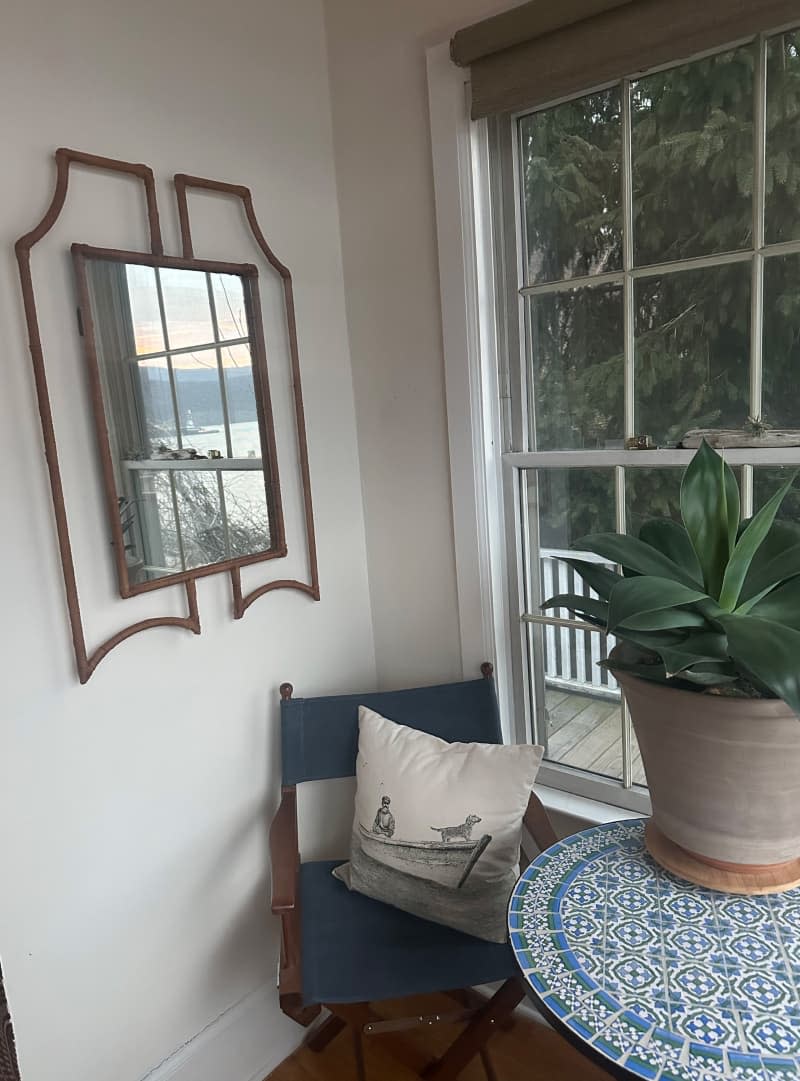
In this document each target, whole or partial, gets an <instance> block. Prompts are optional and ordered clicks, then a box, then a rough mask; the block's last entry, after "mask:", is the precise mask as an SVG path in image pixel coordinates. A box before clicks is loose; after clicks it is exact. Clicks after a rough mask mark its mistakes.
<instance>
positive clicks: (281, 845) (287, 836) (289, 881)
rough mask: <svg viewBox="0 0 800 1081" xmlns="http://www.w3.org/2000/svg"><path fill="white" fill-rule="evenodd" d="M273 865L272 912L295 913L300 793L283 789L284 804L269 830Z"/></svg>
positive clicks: (277, 812)
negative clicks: (298, 803)
mask: <svg viewBox="0 0 800 1081" xmlns="http://www.w3.org/2000/svg"><path fill="white" fill-rule="evenodd" d="M269 851H270V858H271V861H272V911H273V912H274V913H275V914H278V913H281V912H292V911H293V910H294V908H295V907H296V905H297V869H298V867H299V866H300V853H299V850H298V844H297V791H296V789H295V788H294V786H292V787H284V788H282V789H281V802H280V806H279V807H278V810H277V811H276V812H275V817H274V818H273V820H272V825H271V826H270V829H269Z"/></svg>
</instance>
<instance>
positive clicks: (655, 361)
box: [635, 262, 750, 445]
mask: <svg viewBox="0 0 800 1081" xmlns="http://www.w3.org/2000/svg"><path fill="white" fill-rule="evenodd" d="M635 305H636V315H635V317H636V347H635V415H636V431H637V433H639V434H642V435H650V436H652V437H653V439H654V440H655V441H656V443H658V444H661V445H664V444H666V445H675V444H676V443H678V442H679V441H680V439H681V438H682V436H683V435H684V433H685V432H686V431H687V429H689V428H740V427H741V426H742V425H743V424H744V423H745V421H746V419H747V414H748V397H749V390H748V388H749V353H750V340H749V333H750V264H749V262H748V263H736V264H731V265H727V266H721V267H709V268H706V269H703V270H692V271H681V272H679V273H676V274H668V275H664V276H662V277H654V278H640V279H639V280H638V281H636V282H635Z"/></svg>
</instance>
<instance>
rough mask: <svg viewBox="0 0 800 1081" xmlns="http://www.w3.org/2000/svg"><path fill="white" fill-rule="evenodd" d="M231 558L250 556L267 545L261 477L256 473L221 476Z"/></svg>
mask: <svg viewBox="0 0 800 1081" xmlns="http://www.w3.org/2000/svg"><path fill="white" fill-rule="evenodd" d="M222 488H223V493H224V496H225V513H226V515H227V519H228V536H229V540H230V554H231V555H232V556H239V555H241V556H246V555H252V554H253V553H254V552H259V551H261V550H262V549H266V548H269V546H270V533H269V517H268V514H267V498H266V492H265V489H264V474H263V473H262V472H261V471H260V470H248V471H246V472H245V471H244V470H242V471H241V472H240V471H238V470H237V471H229V470H225V471H224V472H223V474H222Z"/></svg>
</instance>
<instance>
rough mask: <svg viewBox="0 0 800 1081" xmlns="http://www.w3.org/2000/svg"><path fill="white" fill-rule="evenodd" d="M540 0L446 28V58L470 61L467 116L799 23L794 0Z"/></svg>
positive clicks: (559, 94) (570, 91)
mask: <svg viewBox="0 0 800 1081" xmlns="http://www.w3.org/2000/svg"><path fill="white" fill-rule="evenodd" d="M546 2H547V0H535V2H534V3H530V4H523V5H522V6H521V7H519V8H513V9H512V10H511V11H508V12H505V13H503V14H502V15H498V16H495V17H494V18H492V19H486V20H485V21H484V22H481V23H477V24H475V25H474V26H470V27H467V28H465V29H464V30H460V31H459V32H458V33H457V34H456V35H455V37H454V38H453V40H452V42H451V53H452V56H453V60H454V61H455V63H457V64H459V65H462V66H467V65H469V66H470V67H471V83H472V116H473V119H476V120H477V119H478V118H479V117H482V116H491V115H492V114H495V113H502V112H507V111H509V110H512V109H522V108H527V107H532V108H535V107H536V106H538V105H545V104H547V103H548V102H551V101H555V100H557V99H559V98H564V97H569V96H571V95H574V94H579V93H580V92H581V91H588V90H591V89H592V88H594V87H596V86H601V85H603V84H604V83H609V82H614V81H615V80H617V79H621V78H622V77H623V76H625V75H633V74H635V73H637V72H640V71H644V70H646V69H648V68H652V67H658V66H659V65H661V64H668V63H671V62H673V61H678V60H683V59H685V58H688V57H690V56H694V55H695V54H697V53H701V52H705V51H707V50H710V49H714V48H718V47H720V46H724V45H727V44H732V43H734V42H736V41H740V40H741V39H742V38H747V37H749V36H751V35H752V34H756V33H759V32H760V31H765V30H775V29H779V28H780V27H782V26H789V25H792V24H793V23H794V24H797V23H800V5H798V2H797V0H562V3H560V4H559V5H558V6H557V7H554V8H552V7H551V9H550V10H549V11H548V10H546ZM547 6H549V4H547Z"/></svg>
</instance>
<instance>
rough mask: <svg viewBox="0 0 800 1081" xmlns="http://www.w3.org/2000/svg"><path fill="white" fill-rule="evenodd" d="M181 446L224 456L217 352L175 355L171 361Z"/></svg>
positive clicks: (223, 423)
mask: <svg viewBox="0 0 800 1081" xmlns="http://www.w3.org/2000/svg"><path fill="white" fill-rule="evenodd" d="M172 370H173V374H174V376H175V388H176V391H177V395H178V414H179V416H180V425H181V438H182V440H183V445H184V447H193V448H194V449H195V450H196V451H197V452H198V453H200V454H207V453H208V451H209V450H210V449H212V448H213V449H214V450H219V452H220V453H221V454H222V455H225V454H226V442H225V414H224V411H223V408H222V391H221V390H220V384H219V368H218V367H217V351H216V349H205V350H200V351H198V352H196V353H178V354H177V355H176V356H174V357H173V358H172Z"/></svg>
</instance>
